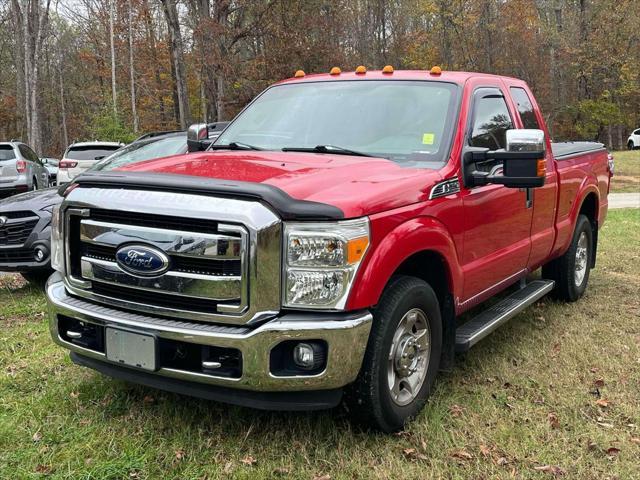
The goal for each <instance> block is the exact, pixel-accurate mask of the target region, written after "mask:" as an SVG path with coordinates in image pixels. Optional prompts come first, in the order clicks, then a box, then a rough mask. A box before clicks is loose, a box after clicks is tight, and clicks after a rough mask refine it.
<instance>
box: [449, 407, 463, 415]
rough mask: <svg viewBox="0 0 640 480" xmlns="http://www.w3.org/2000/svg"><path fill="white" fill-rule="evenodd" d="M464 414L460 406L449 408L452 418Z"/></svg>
mask: <svg viewBox="0 0 640 480" xmlns="http://www.w3.org/2000/svg"><path fill="white" fill-rule="evenodd" d="M463 412H464V409H463V408H462V407H461V406H460V405H451V406H450V407H449V413H451V415H452V416H454V417H459V416H460V415H462V413H463Z"/></svg>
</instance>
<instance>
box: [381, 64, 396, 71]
mask: <svg viewBox="0 0 640 480" xmlns="http://www.w3.org/2000/svg"><path fill="white" fill-rule="evenodd" d="M382 73H393V67H392V66H391V65H385V67H384V68H383V69H382Z"/></svg>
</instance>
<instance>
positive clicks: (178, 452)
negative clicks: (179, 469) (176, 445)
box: [175, 450, 186, 460]
mask: <svg viewBox="0 0 640 480" xmlns="http://www.w3.org/2000/svg"><path fill="white" fill-rule="evenodd" d="M175 454H176V460H182V459H183V458H184V457H185V456H186V453H185V452H184V450H176V452H175Z"/></svg>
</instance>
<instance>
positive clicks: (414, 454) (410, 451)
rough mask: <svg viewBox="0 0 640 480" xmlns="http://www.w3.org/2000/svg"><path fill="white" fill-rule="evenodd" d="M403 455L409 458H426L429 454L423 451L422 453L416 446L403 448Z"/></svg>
mask: <svg viewBox="0 0 640 480" xmlns="http://www.w3.org/2000/svg"><path fill="white" fill-rule="evenodd" d="M402 453H403V455H404V456H405V458H407V460H426V459H427V456H426V455H425V454H423V453H420V452H419V451H418V450H416V449H415V448H405V449H404V450H402Z"/></svg>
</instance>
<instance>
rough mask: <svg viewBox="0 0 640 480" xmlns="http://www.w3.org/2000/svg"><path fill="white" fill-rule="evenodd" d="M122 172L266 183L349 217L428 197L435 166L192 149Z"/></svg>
mask: <svg viewBox="0 0 640 480" xmlns="http://www.w3.org/2000/svg"><path fill="white" fill-rule="evenodd" d="M117 171H121V172H150V173H167V174H178V175H189V176H196V177H209V178H216V179H221V180H236V181H244V182H257V183H265V184H268V185H271V186H274V187H277V188H279V189H281V190H283V191H285V192H286V193H287V194H288V195H289V196H291V197H293V198H295V199H298V200H308V201H313V202H320V203H325V204H328V205H333V206H335V207H337V208H339V209H340V210H342V211H343V212H344V216H345V218H353V217H358V216H362V215H371V214H373V213H377V212H380V211H385V210H389V209H392V208H398V207H402V206H405V205H409V204H412V203H416V202H420V201H423V200H425V199H426V198H427V197H426V193H427V192H428V191H429V189H430V187H431V186H432V185H433V184H434V183H436V182H437V181H439V180H440V179H441V177H440V175H439V174H438V172H437V171H436V170H430V169H424V168H420V169H418V168H405V167H401V166H399V164H397V163H395V162H392V161H390V160H386V159H382V158H371V157H357V156H349V155H331V154H317V153H297V152H275V151H274V152H272V151H264V152H263V151H217V152H204V153H197V154H196V153H192V154H187V155H179V156H173V157H165V158H162V159H156V160H150V161H145V162H139V163H135V164H132V165H129V166H125V167H121V168H118V169H117Z"/></svg>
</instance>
